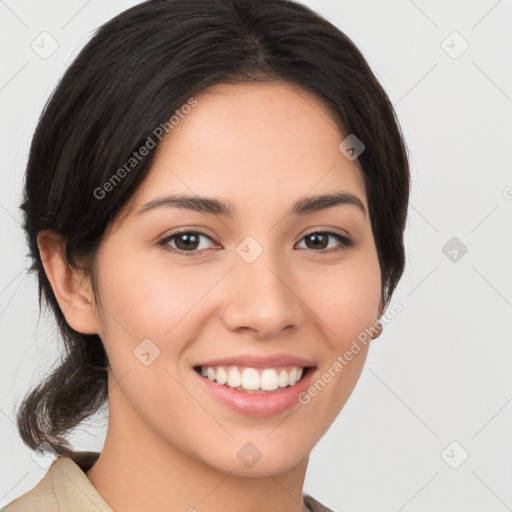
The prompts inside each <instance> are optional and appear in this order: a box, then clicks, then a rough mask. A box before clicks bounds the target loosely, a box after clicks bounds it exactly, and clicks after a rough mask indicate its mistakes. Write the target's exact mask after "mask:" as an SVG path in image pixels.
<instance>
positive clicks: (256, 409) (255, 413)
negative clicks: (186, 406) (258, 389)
mask: <svg viewBox="0 0 512 512" xmlns="http://www.w3.org/2000/svg"><path fill="white" fill-rule="evenodd" d="M193 371H194V373H195V374H196V375H197V376H198V378H199V379H200V380H201V382H202V383H203V385H204V386H206V389H207V390H208V391H209V392H210V393H212V395H213V396H214V397H215V398H217V399H218V400H219V401H220V402H221V403H222V404H224V405H227V406H228V407H230V408H231V409H233V410H234V411H236V412H239V413H241V414H245V415H246V416H252V417H253V418H269V417H271V416H275V415H277V414H280V413H282V412H285V411H287V410H288V409H291V408H292V407H293V406H294V405H298V404H299V399H298V396H299V394H300V393H302V392H304V391H306V389H308V387H309V383H310V381H311V378H312V375H313V373H314V368H309V370H308V371H307V373H306V375H304V377H303V378H302V379H301V380H300V381H299V382H297V383H296V384H295V385H293V386H287V387H286V388H283V390H282V391H277V392H275V393H266V394H250V393H245V392H243V391H237V390H236V389H234V388H230V387H228V386H223V385H221V384H217V383H216V382H215V381H212V380H210V379H209V378H208V377H203V376H202V375H201V374H199V373H197V372H196V371H195V370H193Z"/></svg>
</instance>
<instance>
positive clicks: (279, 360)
mask: <svg viewBox="0 0 512 512" xmlns="http://www.w3.org/2000/svg"><path fill="white" fill-rule="evenodd" d="M195 366H245V367H249V368H274V367H276V366H301V367H308V366H315V363H314V361H311V360H310V359H304V358H302V357H297V356H294V355H291V354H274V355H271V356H261V355H256V354H239V355H236V356H233V355H232V356H229V357H222V358H219V359H212V360H210V361H204V362H201V363H198V364H197V365H195Z"/></svg>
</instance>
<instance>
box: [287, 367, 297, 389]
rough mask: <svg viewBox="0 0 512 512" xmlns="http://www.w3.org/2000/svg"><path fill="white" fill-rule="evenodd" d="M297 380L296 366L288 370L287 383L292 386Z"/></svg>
mask: <svg viewBox="0 0 512 512" xmlns="http://www.w3.org/2000/svg"><path fill="white" fill-rule="evenodd" d="M295 382H297V368H292V369H291V370H290V371H289V372H288V385H289V386H293V385H294V384H295Z"/></svg>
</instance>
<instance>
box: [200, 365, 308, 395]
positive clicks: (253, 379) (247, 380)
mask: <svg viewBox="0 0 512 512" xmlns="http://www.w3.org/2000/svg"><path fill="white" fill-rule="evenodd" d="M194 370H195V371H196V372H197V373H198V374H199V375H200V376H201V377H203V378H205V379H209V380H211V381H213V382H215V383H216V384H219V385H220V386H224V387H227V388H231V389H233V390H236V391H240V392H242V393H248V394H269V393H279V392H281V391H284V390H285V389H287V388H289V387H292V386H295V385H296V384H297V383H298V382H300V381H301V380H303V379H304V378H305V376H306V375H307V374H308V373H309V372H311V371H312V370H314V367H310V366H305V367H303V366H296V365H288V366H280V367H275V368H251V367H247V366H235V365H229V366H195V367H194Z"/></svg>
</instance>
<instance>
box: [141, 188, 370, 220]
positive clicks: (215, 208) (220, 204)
mask: <svg viewBox="0 0 512 512" xmlns="http://www.w3.org/2000/svg"><path fill="white" fill-rule="evenodd" d="M339 205H348V206H355V207H356V208H357V209H358V210H359V211H360V212H361V213H362V214H363V215H364V216H365V217H366V215H367V213H366V208H365V206H364V204H363V202H362V201H361V199H359V197H357V196H356V195H354V194H351V193H350V192H344V191H339V192H333V193H330V194H321V195H315V196H309V197H305V198H302V199H299V200H298V201H297V202H296V203H295V204H294V205H293V206H292V208H291V209H290V210H289V211H288V212H287V214H288V215H307V214H309V213H313V212H317V211H320V210H325V209H327V208H332V207H333V206H339ZM162 207H166V208H183V209H186V210H193V211H196V212H201V213H209V214H212V215H224V216H226V217H233V216H234V215H235V213H236V209H235V208H234V206H233V205H232V204H231V203H230V202H229V201H226V200H223V201H221V200H219V199H215V198H212V197H204V196H198V195H185V194H179V195H170V196H165V197H158V198H156V199H153V200H152V201H149V202H147V203H145V204H144V205H143V206H142V208H141V209H140V210H139V211H138V212H137V215H139V214H141V213H144V212H147V211H150V210H154V209H155V208H162Z"/></svg>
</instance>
